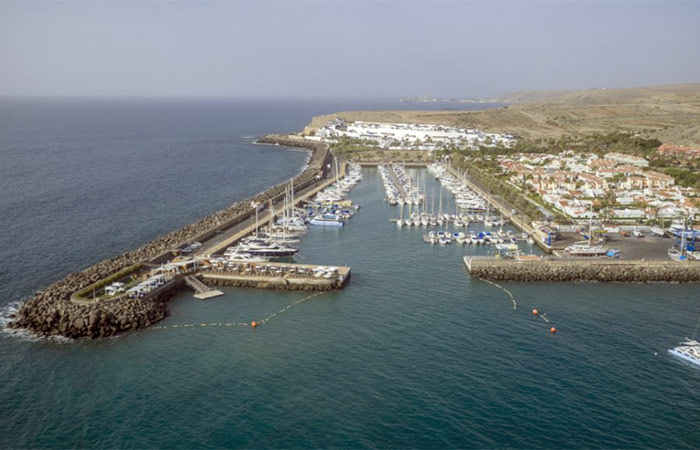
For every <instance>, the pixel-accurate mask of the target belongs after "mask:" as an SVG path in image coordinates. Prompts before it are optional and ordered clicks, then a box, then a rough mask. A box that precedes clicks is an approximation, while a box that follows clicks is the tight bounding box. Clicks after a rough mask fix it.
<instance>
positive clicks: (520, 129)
mask: <svg viewBox="0 0 700 450" xmlns="http://www.w3.org/2000/svg"><path fill="white" fill-rule="evenodd" d="M495 100H497V101H501V102H504V101H507V102H510V103H511V105H510V106H507V107H503V108H497V109H490V110H481V111H346V112H339V113H335V114H328V115H324V116H317V117H314V118H313V120H312V121H311V123H310V124H309V125H308V126H307V127H306V128H305V129H304V132H305V133H309V132H311V131H312V130H315V129H318V128H319V127H321V126H323V125H325V124H326V123H328V122H329V121H330V120H331V119H333V118H334V117H342V118H345V119H348V120H363V121H373V122H400V123H435V124H438V123H439V124H445V125H454V126H463V127H474V128H479V129H483V130H486V131H493V132H506V133H514V134H517V135H520V136H523V137H533V138H538V137H558V136H561V135H563V134H585V133H596V132H603V133H605V132H609V131H631V132H638V133H641V134H643V135H645V136H649V137H656V138H658V139H660V140H661V141H663V142H669V143H672V144H682V145H700V83H694V84H680V85H672V86H659V87H643V88H630V89H591V90H586V91H567V92H547V91H544V92H522V93H515V94H508V95H505V96H502V97H499V98H497V99H495Z"/></svg>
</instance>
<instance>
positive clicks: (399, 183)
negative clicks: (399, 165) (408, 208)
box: [386, 164, 406, 202]
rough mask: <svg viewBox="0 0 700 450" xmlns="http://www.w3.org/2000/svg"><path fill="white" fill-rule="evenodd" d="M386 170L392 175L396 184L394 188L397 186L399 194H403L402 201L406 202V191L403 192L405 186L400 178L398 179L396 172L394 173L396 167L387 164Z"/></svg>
mask: <svg viewBox="0 0 700 450" xmlns="http://www.w3.org/2000/svg"><path fill="white" fill-rule="evenodd" d="M386 168H387V170H388V171H389V174H390V175H391V179H392V180H393V182H394V186H396V189H398V190H399V193H400V194H401V200H403V201H404V202H405V201H406V191H404V190H403V184H401V181H399V177H397V176H396V172H394V165H393V164H387V165H386Z"/></svg>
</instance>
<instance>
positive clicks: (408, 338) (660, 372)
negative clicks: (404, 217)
mask: <svg viewBox="0 0 700 450" xmlns="http://www.w3.org/2000/svg"><path fill="white" fill-rule="evenodd" d="M449 106H450V107H456V108H465V109H473V108H477V107H489V106H494V105H483V104H457V105H454V104H453V105H449ZM444 107H445V105H443V104H429V103H428V104H426V103H421V104H412V103H399V102H396V101H393V100H390V99H386V100H382V99H367V100H361V99H352V100H342V99H337V100H332V99H325V100H293V99H288V100H269V99H267V100H255V99H238V100H235V99H231V100H204V99H202V100H195V99H188V100H185V99H169V100H164V99H159V100H154V99H119V100H116V99H0V230H1V232H0V249H1V250H0V255H2V256H1V259H0V322H1V325H2V326H3V330H2V332H0V436H1V438H0V447H1V448H224V447H244V448H308V447H317V448H582V447H587V448H697V447H698V446H700V428H698V427H697V426H696V425H695V422H694V420H696V419H697V417H698V416H699V415H700V370H698V369H696V368H694V367H690V366H688V365H685V364H683V363H681V362H679V361H678V360H676V359H674V358H672V357H670V356H669V355H668V354H667V349H669V348H671V347H674V346H675V345H677V344H678V342H679V341H681V340H683V339H684V338H685V337H692V335H693V334H694V333H695V332H696V329H697V323H698V319H699V318H700V298H699V295H698V294H699V291H698V288H697V286H695V285H681V284H652V285H646V284H596V283H561V284H550V283H501V284H500V285H499V286H500V287H499V286H495V285H492V284H489V283H486V282H483V281H481V280H478V279H473V278H471V277H470V276H469V274H468V273H467V271H466V270H465V268H464V264H463V262H462V258H463V257H464V256H465V255H471V254H475V255H476V254H489V253H490V252H492V251H493V249H492V248H490V247H488V246H479V247H476V246H460V245H455V244H452V245H449V246H431V245H429V244H426V243H425V242H423V240H422V238H421V234H422V233H423V232H424V230H420V229H397V228H396V227H395V225H394V224H393V223H392V222H391V221H390V220H391V219H392V218H394V217H396V214H397V209H396V207H392V206H389V205H387V204H386V202H384V200H383V198H384V191H383V185H382V182H381V178H380V176H379V173H378V171H377V169H376V168H365V169H363V176H364V178H363V181H362V182H361V183H359V184H358V185H357V186H356V187H355V188H354V189H353V190H352V191H351V193H350V197H351V198H352V200H353V201H354V202H356V203H357V204H359V205H361V208H360V209H359V211H358V212H357V214H356V215H355V216H354V217H353V218H352V219H350V220H349V221H348V223H347V224H346V226H345V227H343V228H342V229H323V228H320V229H319V228H312V229H310V230H309V232H308V233H307V234H306V235H305V236H304V237H303V238H302V242H301V243H300V244H298V247H299V250H300V251H299V254H298V255H297V256H296V257H295V259H296V261H298V262H303V263H314V264H324V265H347V266H350V267H351V268H352V277H351V279H350V281H349V283H348V285H347V286H346V287H345V289H343V290H340V291H334V292H329V293H326V294H322V295H316V296H310V294H308V293H304V292H277V291H265V290H253V289H242V288H224V289H223V291H224V293H225V295H223V296H221V297H217V298H213V299H209V300H206V301H201V300H197V299H195V298H194V297H193V295H192V292H189V291H182V292H181V293H180V294H179V295H177V296H176V297H174V298H173V299H171V301H170V302H169V305H168V308H169V310H170V314H169V316H168V317H167V319H165V320H164V321H162V322H160V323H159V324H158V325H157V326H154V327H152V328H150V329H146V330H142V331H138V332H133V333H128V334H125V335H122V336H119V337H116V338H110V339H102V340H94V341H70V340H67V339H44V338H36V337H32V336H30V335H27V334H26V333H17V332H12V331H9V330H7V329H4V325H5V324H6V322H7V320H8V316H9V314H11V313H12V311H15V310H16V308H17V305H18V304H19V302H21V301H23V300H25V299H27V298H29V297H30V296H31V295H32V293H33V292H35V291H36V290H39V289H41V288H42V287H45V286H47V285H48V284H50V283H51V282H53V281H56V280H58V279H60V278H61V277H63V276H65V275H66V274H68V273H71V272H74V271H79V270H81V269H83V268H85V267H87V266H89V265H91V264H93V263H95V262H98V261H100V260H102V259H105V258H109V257H112V256H115V255H117V254H119V253H121V252H123V251H126V250H129V249H132V248H135V247H137V246H139V245H142V244H144V243H146V242H148V241H149V240H150V239H153V238H155V237H156V236H159V235H160V234H162V233H166V232H169V231H172V230H174V229H177V228H179V227H181V226H183V225H185V224H188V223H191V222H193V221H196V220H197V219H199V218H201V217H203V216H204V215H206V214H209V213H212V212H214V211H217V210H219V209H221V208H224V207H226V206H229V205H231V204H232V203H234V202H236V201H238V200H241V199H243V198H245V197H247V196H250V195H253V194H255V193H258V192H260V191H263V190H264V189H265V188H266V187H269V186H270V185H273V184H277V183H281V182H284V181H285V180H288V179H290V178H292V177H293V176H295V175H296V174H298V173H299V172H300V171H301V170H303V168H304V166H305V164H306V162H307V161H308V153H307V152H305V151H300V150H294V149H288V148H284V147H279V146H264V145H256V144H255V143H254V142H255V139H256V138H258V137H260V136H262V135H264V134H267V133H285V132H295V131H299V130H300V129H301V128H302V127H303V126H304V125H306V124H307V123H308V122H309V121H310V119H311V117H312V116H314V115H318V114H326V113H332V112H335V111H345V110H353V109H419V108H433V109H441V108H444ZM409 172H410V174H411V175H412V176H413V177H414V178H415V179H416V180H419V182H420V183H421V184H422V185H424V186H425V187H426V190H427V191H428V192H429V197H430V200H429V201H430V202H431V204H430V206H428V207H429V208H435V209H437V208H438V200H437V198H439V194H440V190H441V189H443V188H442V187H441V186H440V185H439V183H438V181H437V180H435V178H434V177H433V176H431V175H430V173H429V172H428V171H427V170H425V169H410V170H409ZM442 197H443V202H444V203H443V204H444V207H445V208H447V207H448V206H447V201H448V199H449V195H448V193H447V192H446V191H444V190H443V196H442ZM433 199H434V200H433ZM479 227H480V226H477V227H476V228H475V229H477V230H478V229H480V228H479ZM506 229H512V228H509V226H506ZM521 245H522V246H523V250H524V251H525V252H526V253H527V252H534V253H536V252H538V250H537V249H536V248H532V247H529V246H528V245H527V244H526V243H523V244H521ZM503 288H505V289H507V291H509V292H510V293H511V294H512V296H513V299H511V297H510V296H509V295H508V293H507V292H506V291H505V290H504V289H503ZM535 308H536V309H537V310H538V311H539V312H540V314H539V315H537V316H535V315H533V314H532V312H531V311H532V310H533V309H535ZM265 318H270V319H269V320H268V321H267V322H265V324H264V325H262V326H259V327H257V328H252V327H250V326H235V324H239V323H250V322H251V321H253V320H256V321H260V320H263V319H265ZM551 327H556V329H557V332H556V334H552V333H551V332H550V328H551Z"/></svg>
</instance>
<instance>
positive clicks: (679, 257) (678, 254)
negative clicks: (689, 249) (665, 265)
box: [668, 247, 688, 261]
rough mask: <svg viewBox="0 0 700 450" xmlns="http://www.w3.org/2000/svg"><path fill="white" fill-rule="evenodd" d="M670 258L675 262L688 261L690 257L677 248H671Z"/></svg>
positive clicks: (669, 251) (669, 250)
mask: <svg viewBox="0 0 700 450" xmlns="http://www.w3.org/2000/svg"><path fill="white" fill-rule="evenodd" d="M668 257H669V258H671V259H672V260H673V261H687V260H688V256H687V255H686V254H685V253H684V252H683V251H681V250H678V249H677V248H675V247H671V248H669V249H668Z"/></svg>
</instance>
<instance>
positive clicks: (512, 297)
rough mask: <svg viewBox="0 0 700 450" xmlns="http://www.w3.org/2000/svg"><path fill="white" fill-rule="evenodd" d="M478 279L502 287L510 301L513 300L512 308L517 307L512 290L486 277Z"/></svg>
mask: <svg viewBox="0 0 700 450" xmlns="http://www.w3.org/2000/svg"><path fill="white" fill-rule="evenodd" d="M479 279H480V280H481V281H485V282H487V283H488V284H490V285H492V286H496V287H497V288H499V289H503V291H504V292H505V293H506V294H508V296H509V297H510V299H511V301H512V302H513V309H518V304H517V303H516V301H515V297H514V296H513V293H512V292H510V291H509V290H508V289H506V288H504V287H503V286H501V285H500V284H498V283H494V282H493V281H491V280H486V279H484V278H479Z"/></svg>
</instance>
